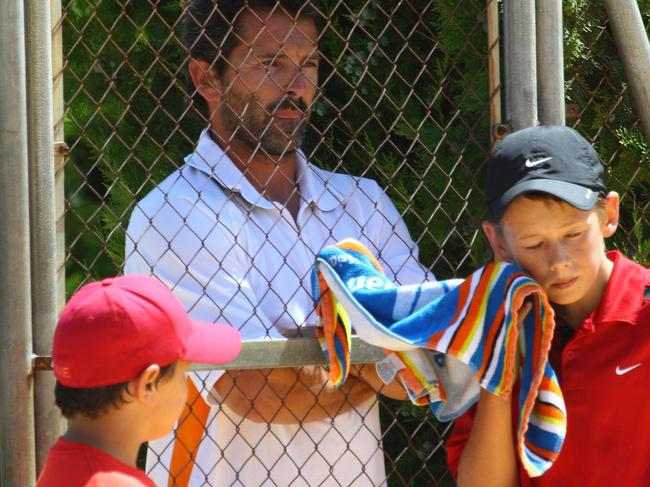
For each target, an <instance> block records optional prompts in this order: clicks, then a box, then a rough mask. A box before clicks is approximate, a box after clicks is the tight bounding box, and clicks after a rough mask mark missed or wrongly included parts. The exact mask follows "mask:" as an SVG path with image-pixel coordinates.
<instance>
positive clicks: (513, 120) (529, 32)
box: [503, 0, 537, 131]
mask: <svg viewBox="0 0 650 487" xmlns="http://www.w3.org/2000/svg"><path fill="white" fill-rule="evenodd" d="M503 11H504V23H503V30H504V37H505V96H506V120H507V121H508V122H509V123H510V125H511V126H512V130H513V131H517V130H520V129H523V128H526V127H530V126H533V125H537V65H536V58H537V56H536V54H535V0H504V2H503Z"/></svg>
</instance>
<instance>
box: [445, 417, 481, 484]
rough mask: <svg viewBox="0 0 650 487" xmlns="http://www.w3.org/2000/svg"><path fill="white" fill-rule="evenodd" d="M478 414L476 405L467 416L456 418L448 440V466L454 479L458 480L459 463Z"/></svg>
mask: <svg viewBox="0 0 650 487" xmlns="http://www.w3.org/2000/svg"><path fill="white" fill-rule="evenodd" d="M475 414H476V405H475V406H473V407H472V408H471V409H469V410H468V411H467V412H466V413H465V414H463V415H462V416H459V417H458V418H456V421H455V422H454V426H453V428H452V429H451V434H450V435H449V438H448V439H447V445H446V450H447V465H448V466H449V471H450V472H451V475H452V477H453V478H454V480H456V477H457V476H458V462H459V460H460V456H461V454H462V453H463V448H465V443H467V440H468V439H469V433H470V431H472V425H473V423H474V415H475Z"/></svg>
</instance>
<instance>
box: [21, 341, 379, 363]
mask: <svg viewBox="0 0 650 487" xmlns="http://www.w3.org/2000/svg"><path fill="white" fill-rule="evenodd" d="M350 352H351V356H350V361H351V362H352V363H353V364H367V363H373V362H379V361H380V360H382V359H383V358H384V356H385V355H384V352H383V351H382V349H381V348H378V347H375V346H374V345H370V344H368V343H366V342H364V341H363V340H361V338H359V337H356V336H353V337H352V346H351V349H350ZM303 365H326V362H325V356H324V355H323V351H322V350H321V348H320V345H319V343H318V340H315V339H313V338H294V339H291V340H286V339H283V340H251V341H245V342H244V343H243V344H242V350H241V353H240V354H239V357H237V359H236V360H233V361H232V362H229V363H227V364H221V365H212V364H193V365H192V366H191V370H235V369H267V368H278V367H300V366H303ZM32 370H33V371H39V370H52V357H49V356H34V357H33V360H32Z"/></svg>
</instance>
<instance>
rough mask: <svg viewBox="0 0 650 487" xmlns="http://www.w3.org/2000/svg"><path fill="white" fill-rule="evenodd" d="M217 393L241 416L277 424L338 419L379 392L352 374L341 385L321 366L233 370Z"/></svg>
mask: <svg viewBox="0 0 650 487" xmlns="http://www.w3.org/2000/svg"><path fill="white" fill-rule="evenodd" d="M214 392H216V396H217V397H218V398H220V399H221V400H222V401H223V403H224V404H225V405H226V406H227V407H228V408H229V409H231V410H233V411H234V412H235V413H237V414H239V415H240V416H243V417H245V418H246V419H248V420H250V421H254V422H257V423H277V424H295V423H308V422H312V421H318V420H322V419H327V418H334V417H335V416H336V415H337V414H340V413H343V412H346V411H349V410H350V409H352V408H353V407H356V406H357V405H359V404H362V403H364V402H365V401H367V400H368V399H370V398H371V397H373V396H374V395H375V391H374V390H373V388H372V387H370V386H369V385H368V384H367V383H365V382H364V381H362V380H359V379H357V378H356V377H354V376H352V375H351V376H349V377H348V379H347V380H346V381H345V384H343V385H342V386H341V387H339V388H337V387H336V386H334V385H332V384H330V383H329V381H328V380H327V371H326V370H325V369H324V368H323V367H320V366H305V367H298V368H278V369H254V370H242V371H230V372H226V373H225V374H224V375H223V376H222V377H221V378H220V379H219V380H218V381H217V383H216V384H215V386H214Z"/></svg>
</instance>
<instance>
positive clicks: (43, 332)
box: [25, 0, 63, 472]
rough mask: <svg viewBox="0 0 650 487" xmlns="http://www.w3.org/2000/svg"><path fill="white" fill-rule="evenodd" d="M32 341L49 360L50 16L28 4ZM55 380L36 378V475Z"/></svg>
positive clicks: (51, 436) (53, 295)
mask: <svg viewBox="0 0 650 487" xmlns="http://www.w3.org/2000/svg"><path fill="white" fill-rule="evenodd" d="M25 29H26V37H25V49H26V66H27V130H28V134H27V135H28V147H29V213H30V229H29V235H30V249H31V282H32V286H31V288H32V289H31V296H32V338H33V346H34V353H36V354H39V355H44V354H49V353H50V351H51V350H52V337H53V335H54V326H55V324H56V319H57V290H56V285H57V281H56V228H55V199H54V138H53V127H52V61H51V55H52V52H51V38H52V29H51V26H50V10H49V9H44V8H43V2H42V1H41V0H27V1H26V2H25ZM53 390H54V378H53V375H52V374H36V375H35V376H34V427H35V431H36V471H37V472H40V471H41V470H42V468H43V467H44V466H45V460H46V457H47V452H48V450H49V448H50V447H51V446H52V445H53V444H54V442H55V441H56V439H57V438H58V437H59V436H60V435H61V432H62V426H63V421H62V418H61V415H60V414H59V412H58V410H57V408H56V407H55V404H54V394H53Z"/></svg>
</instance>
